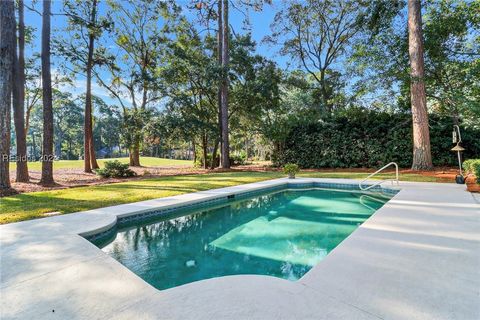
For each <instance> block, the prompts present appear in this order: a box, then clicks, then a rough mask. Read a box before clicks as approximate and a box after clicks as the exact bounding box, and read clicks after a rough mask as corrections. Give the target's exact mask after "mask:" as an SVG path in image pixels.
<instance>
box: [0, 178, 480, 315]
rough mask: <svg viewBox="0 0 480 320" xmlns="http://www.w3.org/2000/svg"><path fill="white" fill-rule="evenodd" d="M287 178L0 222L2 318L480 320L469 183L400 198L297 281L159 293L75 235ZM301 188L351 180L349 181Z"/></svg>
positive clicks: (430, 187) (196, 285) (475, 222)
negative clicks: (133, 215) (154, 210)
mask: <svg viewBox="0 0 480 320" xmlns="http://www.w3.org/2000/svg"><path fill="white" fill-rule="evenodd" d="M288 181H289V180H287V179H277V180H270V181H263V182H257V183H253V184H248V185H238V186H234V187H228V188H222V189H216V190H208V191H202V192H198V193H192V194H184V195H179V196H174V197H169V198H161V199H154V200H148V201H142V202H137V203H132V204H125V205H119V206H113V207H107V208H100V209H95V210H90V211H85V212H79V213H72V214H67V215H61V216H53V217H48V218H44V219H38V220H31V221H25V222H19V223H11V224H7V225H2V226H0V246H1V250H0V263H1V265H0V295H1V299H0V318H1V319H2V320H3V319H52V318H56V319H107V318H108V319H182V320H183V319H262V320H270V319H272V320H273V319H286V320H287V319H377V320H378V319H461V320H467V319H479V318H480V298H479V292H480V290H479V288H480V250H479V248H480V232H479V231H480V205H479V204H478V203H476V202H475V200H474V199H473V197H472V196H471V194H470V193H468V192H466V191H465V186H460V185H455V184H442V183H417V182H411V183H410V182H400V192H399V193H397V194H396V195H395V196H394V197H393V198H392V199H391V200H390V201H388V202H387V203H386V204H385V205H384V206H383V207H382V208H380V209H379V210H378V211H376V212H375V213H374V214H373V215H372V216H371V217H370V218H369V219H367V220H366V221H365V222H364V223H363V224H362V225H361V226H360V227H359V228H357V229H356V230H355V231H354V232H353V233H352V234H351V235H350V236H349V237H347V238H346V239H345V240H344V241H342V243H340V244H339V245H338V246H337V247H336V248H335V249H334V250H333V251H332V252H330V253H329V255H328V256H327V257H326V258H325V259H324V260H322V261H321V262H320V263H319V264H318V265H316V266H315V267H313V268H312V269H311V270H310V271H309V272H308V273H307V274H305V275H304V276H303V277H302V278H301V279H300V280H298V281H296V282H290V281H287V280H283V279H279V278H273V277H268V276H252V275H237V276H225V277H220V278H213V279H209V280H203V281H198V282H193V283H189V284H186V285H183V286H178V287H175V288H171V289H167V290H163V291H159V290H157V289H155V288H153V287H152V286H150V285H149V284H148V283H146V282H145V281H143V280H142V279H140V278H139V277H138V276H136V275H135V274H134V273H133V272H131V271H130V270H128V269H127V268H126V267H124V266H123V265H121V264H120V263H119V262H118V261H116V260H115V259H113V258H112V257H110V256H108V255H106V254H105V253H104V252H102V251H101V250H100V249H98V248H97V247H95V246H94V245H93V244H91V243H90V242H89V241H88V240H86V239H84V238H82V237H81V236H79V234H82V235H89V234H90V235H93V234H95V233H98V232H100V231H102V230H103V231H104V230H106V229H108V228H109V226H112V225H114V224H116V222H117V217H120V216H122V215H128V214H131V213H132V212H136V213H141V212H146V211H149V210H152V208H158V207H159V206H163V207H164V208H167V207H168V206H175V205H178V203H188V202H190V203H193V202H198V201H199V200H200V199H203V200H205V199H208V198H211V199H212V198H216V197H219V196H222V195H226V194H228V193H241V192H246V191H253V190H256V189H262V188H265V187H274V186H277V185H281V184H285V183H288ZM298 182H305V183H311V182H321V183H343V184H345V183H346V184H358V181H356V180H346V179H308V178H305V179H303V178H302V179H296V180H295V183H298Z"/></svg>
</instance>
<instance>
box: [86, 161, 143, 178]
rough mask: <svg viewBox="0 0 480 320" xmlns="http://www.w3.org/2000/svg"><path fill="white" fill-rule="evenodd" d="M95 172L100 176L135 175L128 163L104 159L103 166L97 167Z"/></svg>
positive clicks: (124, 176)
mask: <svg viewBox="0 0 480 320" xmlns="http://www.w3.org/2000/svg"><path fill="white" fill-rule="evenodd" d="M95 173H96V174H98V175H99V176H101V177H102V178H128V177H133V176H135V175H136V173H135V171H132V170H130V168H129V167H128V164H126V163H125V164H123V163H121V162H120V161H118V160H114V161H106V162H105V168H103V169H97V170H95Z"/></svg>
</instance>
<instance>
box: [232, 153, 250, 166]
mask: <svg viewBox="0 0 480 320" xmlns="http://www.w3.org/2000/svg"><path fill="white" fill-rule="evenodd" d="M246 161H247V155H246V154H245V152H241V153H236V154H231V155H230V164H231V165H232V166H241V165H244V164H245V162H246Z"/></svg>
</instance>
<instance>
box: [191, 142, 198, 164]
mask: <svg viewBox="0 0 480 320" xmlns="http://www.w3.org/2000/svg"><path fill="white" fill-rule="evenodd" d="M192 153H193V164H195V162H197V150H196V148H195V139H192Z"/></svg>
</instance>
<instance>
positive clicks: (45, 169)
mask: <svg viewBox="0 0 480 320" xmlns="http://www.w3.org/2000/svg"><path fill="white" fill-rule="evenodd" d="M50 6H51V1H50V0H44V1H43V16H42V89H43V151H42V178H41V179H40V184H42V185H51V184H53V183H54V182H53V157H54V155H53V110H52V76H51V73H50Z"/></svg>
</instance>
